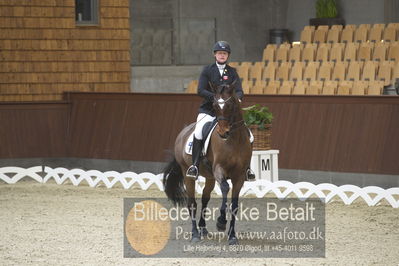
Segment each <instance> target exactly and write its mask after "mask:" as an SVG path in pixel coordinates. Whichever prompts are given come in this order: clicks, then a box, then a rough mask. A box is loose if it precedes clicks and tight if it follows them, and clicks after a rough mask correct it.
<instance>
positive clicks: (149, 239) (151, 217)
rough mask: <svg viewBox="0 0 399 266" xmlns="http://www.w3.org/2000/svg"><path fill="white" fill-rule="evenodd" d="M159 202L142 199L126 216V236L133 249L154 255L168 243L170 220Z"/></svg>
mask: <svg viewBox="0 0 399 266" xmlns="http://www.w3.org/2000/svg"><path fill="white" fill-rule="evenodd" d="M165 210H166V208H164V207H163V206H162V205H161V204H160V203H158V202H156V201H154V200H144V201H141V202H137V203H135V204H134V207H133V208H132V209H131V210H130V211H129V214H128V216H127V218H126V224H125V232H126V238H127V240H128V241H129V244H130V245H131V247H132V248H133V249H135V250H136V251H137V252H139V253H141V254H143V255H154V254H157V253H158V252H160V251H161V250H162V249H163V248H164V247H165V246H166V244H167V243H168V239H169V236H170V230H171V229H170V227H171V222H170V219H169V216H168V215H167V213H165Z"/></svg>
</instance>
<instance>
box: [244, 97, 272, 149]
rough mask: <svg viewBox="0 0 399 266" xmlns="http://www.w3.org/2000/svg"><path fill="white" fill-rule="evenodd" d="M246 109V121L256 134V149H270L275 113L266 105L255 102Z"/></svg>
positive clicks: (254, 145)
mask: <svg viewBox="0 0 399 266" xmlns="http://www.w3.org/2000/svg"><path fill="white" fill-rule="evenodd" d="M243 111H244V121H245V124H246V125H247V126H248V127H249V129H250V130H251V132H252V134H253V135H254V138H255V140H254V143H253V149H254V150H270V149H271V134H272V125H271V124H272V120H273V114H272V112H270V110H269V108H267V107H266V106H260V105H259V104H255V105H252V106H249V107H246V108H243Z"/></svg>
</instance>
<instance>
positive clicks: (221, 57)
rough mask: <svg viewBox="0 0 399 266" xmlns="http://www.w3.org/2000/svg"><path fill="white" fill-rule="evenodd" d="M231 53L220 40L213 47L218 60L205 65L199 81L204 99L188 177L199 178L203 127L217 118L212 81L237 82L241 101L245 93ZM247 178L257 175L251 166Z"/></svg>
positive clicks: (237, 93) (215, 82)
mask: <svg viewBox="0 0 399 266" xmlns="http://www.w3.org/2000/svg"><path fill="white" fill-rule="evenodd" d="M230 53H231V49H230V45H229V44H228V43H227V42H225V41H218V42H217V43H216V44H215V45H214V47H213V54H214V56H215V59H216V62H215V63H213V64H210V65H208V66H205V67H204V69H203V70H202V73H201V75H200V78H199V82H198V94H199V95H200V96H201V97H202V98H204V101H203V103H202V104H201V106H200V108H199V114H198V116H197V123H196V125H195V130H194V140H193V145H192V159H193V164H192V165H191V166H190V167H189V168H188V170H187V173H186V176H187V177H191V178H194V179H197V178H198V175H199V164H200V160H201V152H202V147H203V142H204V136H203V135H202V129H203V126H204V125H205V124H206V123H207V122H212V121H213V120H215V111H214V110H213V100H214V93H213V92H212V89H211V87H210V83H211V84H214V85H215V86H219V85H222V84H232V83H233V82H235V93H236V95H237V97H238V98H239V99H240V101H241V99H242V97H243V95H244V93H243V90H242V86H241V81H240V78H239V76H238V74H237V71H236V70H235V68H233V67H231V66H229V65H228V64H227V60H228V58H229V56H230ZM246 179H247V180H248V181H252V180H254V179H255V175H254V173H253V172H252V171H251V169H250V168H248V169H247V176H246Z"/></svg>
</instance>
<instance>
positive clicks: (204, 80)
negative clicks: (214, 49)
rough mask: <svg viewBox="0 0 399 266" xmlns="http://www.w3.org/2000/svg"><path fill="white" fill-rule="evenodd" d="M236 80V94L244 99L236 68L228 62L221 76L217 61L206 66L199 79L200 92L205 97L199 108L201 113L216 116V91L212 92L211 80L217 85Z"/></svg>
mask: <svg viewBox="0 0 399 266" xmlns="http://www.w3.org/2000/svg"><path fill="white" fill-rule="evenodd" d="M235 80H237V81H236V83H235V84H234V87H235V92H236V95H237V97H238V98H239V99H242V97H243V96H244V93H243V91H242V85H241V80H240V78H239V76H238V74H237V71H236V69H235V68H233V67H231V66H229V65H228V64H226V67H225V68H224V71H223V75H222V76H221V75H220V72H219V69H218V67H217V65H216V63H213V64H210V65H207V66H205V67H204V69H203V70H202V72H201V75H200V78H199V80H198V94H199V95H200V96H201V97H202V98H204V101H203V102H202V104H201V106H200V108H199V113H205V114H208V115H211V116H215V112H214V110H213V107H212V103H213V97H214V93H213V92H212V89H211V87H210V85H209V82H211V83H212V84H213V86H215V87H217V86H219V85H222V84H231V83H233V81H235Z"/></svg>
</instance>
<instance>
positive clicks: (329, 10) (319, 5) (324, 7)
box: [316, 0, 338, 18]
mask: <svg viewBox="0 0 399 266" xmlns="http://www.w3.org/2000/svg"><path fill="white" fill-rule="evenodd" d="M337 15H338V11H337V3H336V2H335V0H317V1H316V17H317V18H335V17H337Z"/></svg>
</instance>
